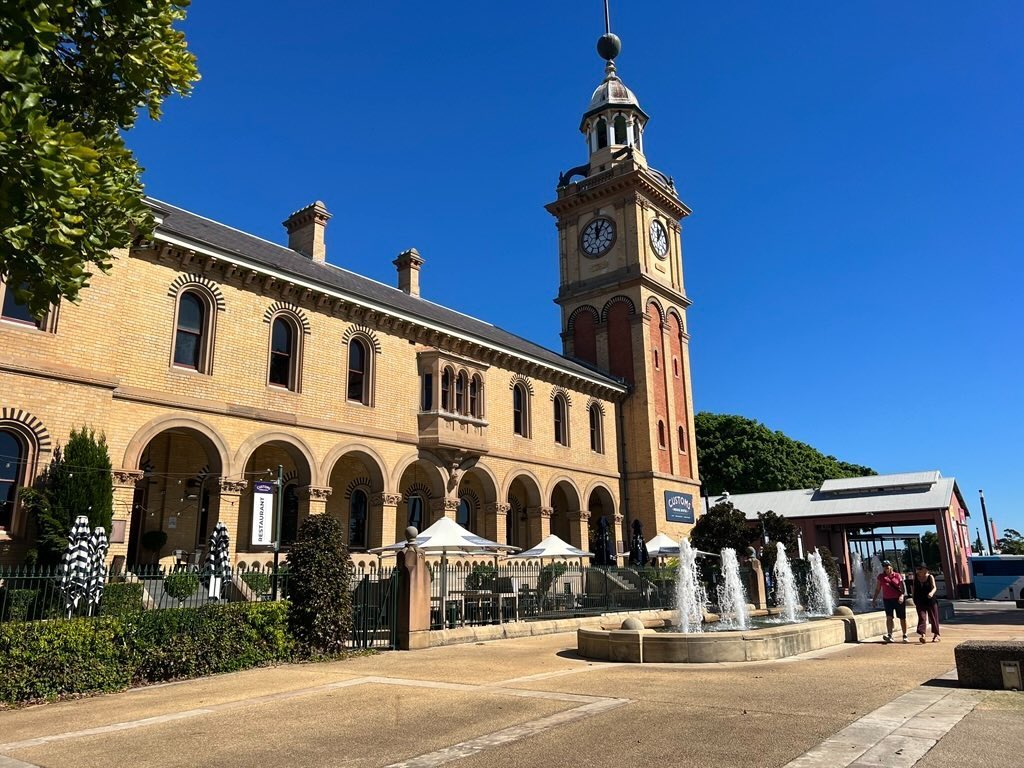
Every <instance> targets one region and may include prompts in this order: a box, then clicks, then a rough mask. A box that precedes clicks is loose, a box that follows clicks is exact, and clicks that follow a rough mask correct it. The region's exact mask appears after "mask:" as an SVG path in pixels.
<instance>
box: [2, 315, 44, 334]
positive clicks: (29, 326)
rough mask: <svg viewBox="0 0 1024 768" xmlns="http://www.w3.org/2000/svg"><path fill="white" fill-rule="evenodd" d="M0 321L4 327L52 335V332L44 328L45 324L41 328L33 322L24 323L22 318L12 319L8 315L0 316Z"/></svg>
mask: <svg viewBox="0 0 1024 768" xmlns="http://www.w3.org/2000/svg"><path fill="white" fill-rule="evenodd" d="M0 323H2V324H3V327H5V328H11V329H14V328H17V329H19V330H22V331H29V332H31V333H43V334H48V335H52V334H50V332H49V331H47V330H46V328H45V324H44V327H43V328H40V327H39V326H38V325H36V324H35V323H26V322H24V321H23V320H13V319H11V318H9V317H0Z"/></svg>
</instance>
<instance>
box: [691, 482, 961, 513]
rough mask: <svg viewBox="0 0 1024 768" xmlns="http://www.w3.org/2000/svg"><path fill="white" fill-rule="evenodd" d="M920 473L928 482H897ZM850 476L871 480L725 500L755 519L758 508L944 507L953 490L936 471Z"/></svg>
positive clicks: (892, 509)
mask: <svg viewBox="0 0 1024 768" xmlns="http://www.w3.org/2000/svg"><path fill="white" fill-rule="evenodd" d="M922 476H926V477H928V478H931V480H932V482H929V483H925V482H917V483H907V482H899V480H900V478H903V479H904V480H906V479H907V478H908V477H916V478H918V479H920V478H921V477H922ZM853 480H854V481H858V482H859V481H868V480H870V481H871V482H870V483H869V484H866V485H865V486H864V487H861V488H860V489H859V490H849V491H844V492H843V493H838V494H837V493H835V492H834V491H833V492H823V491H824V489H825V484H826V483H834V482H844V483H849V482H850V481H828V480H827V481H825V483H823V484H822V488H821V489H814V488H807V489H802V490H797V491H770V492H766V493H737V494H730V495H729V501H730V502H731V503H732V505H733V506H734V507H736V509H738V510H740V511H741V512H743V514H745V515H746V517H747V520H757V513H758V512H767V511H768V510H772V511H773V512H775V513H776V514H778V515H782V516H783V517H788V518H795V517H829V516H833V515H863V514H865V513H867V512H871V513H873V514H880V513H883V512H916V511H921V510H934V509H946V508H948V507H949V505H950V503H951V502H952V499H953V494H954V493H955V492H957V489H956V479H955V478H952V477H942V475H941V474H940V473H939V472H938V471H933V472H914V473H902V474H895V475H872V476H871V477H868V478H853ZM894 486H895V487H894ZM900 486H902V487H900ZM958 495H959V494H958ZM718 501H719V499H718V498H712V499H710V503H711V505H714V504H715V503H717V502H718Z"/></svg>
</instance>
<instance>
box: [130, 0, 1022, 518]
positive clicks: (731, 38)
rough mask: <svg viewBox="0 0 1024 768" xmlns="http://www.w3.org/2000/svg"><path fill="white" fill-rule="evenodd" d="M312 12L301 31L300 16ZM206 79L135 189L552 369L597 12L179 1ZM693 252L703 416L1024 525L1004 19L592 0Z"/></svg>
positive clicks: (1014, 112)
mask: <svg viewBox="0 0 1024 768" xmlns="http://www.w3.org/2000/svg"><path fill="white" fill-rule="evenodd" d="M299 7H301V11H299V10H295V8H299ZM189 14H190V15H189V20H188V22H187V23H186V25H185V30H186V33H187V35H188V38H189V43H190V46H191V47H192V49H193V50H194V51H195V52H196V54H197V55H198V57H199V68H200V71H201V72H202V75H203V80H202V81H201V82H200V83H199V84H198V86H197V87H196V90H195V93H194V95H193V96H192V97H191V98H189V99H187V100H180V99H178V100H173V101H171V102H169V103H168V104H167V109H166V113H165V116H164V118H163V120H162V121H160V122H159V123H151V122H148V121H142V122H140V124H139V127H138V128H137V129H136V130H135V131H133V132H132V134H131V136H130V138H129V143H130V145H131V146H132V147H133V149H134V150H135V151H136V152H137V154H138V156H139V159H140V162H141V163H142V165H143V166H145V167H146V169H147V170H146V174H145V181H146V185H147V190H148V192H149V193H150V194H152V195H155V196H157V197H160V198H162V199H165V200H167V201H169V202H173V203H175V204H177V205H181V206H183V207H186V208H189V209H191V210H194V211H196V212H198V213H201V214H203V215H206V216H209V217H211V218H215V219H217V220H220V221H223V222H226V223H228V224H231V225H233V226H236V227H238V228H240V229H244V230H247V231H249V232H253V233H255V234H258V235H260V236H262V237H265V238H267V239H271V240H275V241H278V242H284V230H283V228H282V227H281V225H280V222H281V221H283V220H284V218H285V217H286V216H287V215H288V214H289V213H290V212H291V211H293V210H295V209H297V208H300V207H302V206H303V205H305V204H306V203H309V202H311V201H313V200H314V199H318V198H319V199H322V200H324V201H325V202H326V203H327V206H328V208H329V209H330V210H331V211H332V212H333V213H334V218H333V219H332V220H331V222H330V225H329V227H328V260H329V261H331V262H333V263H336V264H339V265H342V266H345V267H347V268H350V269H352V270H354V271H357V272H360V273H362V274H365V275H367V276H370V277H373V278H375V279H378V280H381V281H383V282H386V283H388V284H394V282H395V274H394V267H393V266H392V264H391V261H392V259H394V257H395V256H396V255H397V253H398V252H399V251H400V250H402V249H404V248H408V247H412V246H415V247H416V248H418V249H419V250H420V252H421V253H422V255H423V256H424V258H425V259H426V264H425V266H424V268H423V272H422V279H421V284H422V291H423V295H424V296H425V297H427V298H430V299H431V300H433V301H437V302H439V303H443V304H446V305H448V306H451V307H453V308H455V309H458V310H460V311H463V312H466V313H469V314H472V315H475V316H477V317H481V318H483V319H486V320H489V321H491V322H493V323H495V324H496V325H500V326H502V327H505V328H507V329H509V330H511V331H513V332H516V333H519V334H520V335H522V336H525V337H528V338H530V339H532V340H534V341H537V342H539V343H542V344H544V345H545V346H548V347H550V348H552V349H560V340H559V331H560V328H559V314H558V308H557V307H556V306H555V304H554V303H553V302H552V299H553V297H554V296H555V293H556V290H557V284H558V261H557V244H556V239H555V235H556V230H555V227H554V221H553V219H551V217H550V216H549V215H548V214H547V212H546V211H545V210H544V209H543V205H544V203H546V202H549V201H550V200H552V199H553V198H554V194H555V193H554V186H555V182H556V180H557V177H558V173H559V171H562V170H565V169H567V168H569V167H571V166H574V165H578V164H580V163H582V162H585V160H586V151H585V145H584V141H583V138H582V136H581V135H580V134H579V133H578V131H577V128H578V125H579V120H580V116H581V114H582V112H583V111H584V109H585V107H586V105H587V103H588V101H589V98H590V94H591V92H592V90H593V89H594V87H595V86H596V85H597V84H598V82H599V81H600V79H601V77H602V62H601V60H600V59H599V58H598V57H597V55H596V53H595V51H594V44H595V41H596V39H597V37H598V36H599V35H600V34H601V32H602V31H603V11H602V5H601V2H600V1H599V0H575V1H574V2H567V1H566V0H556V1H552V0H547V2H541V1H540V0H520V2H517V3H507V4H506V3H501V4H498V3H479V2H476V3H469V2H451V3H414V2H410V1H409V0H406V1H405V2H395V1H394V0H380V1H379V2H376V3H347V2H346V3H337V2H326V1H324V2H306V3H302V4H298V5H296V6H295V7H292V6H291V5H290V4H285V3H280V2H264V1H263V0H249V1H247V2H241V1H240V0H231V1H228V0H221V1H220V2H217V3H197V4H196V5H195V6H194V7H193V8H192V9H191V10H190V12H189ZM612 24H613V28H614V30H615V31H616V32H617V33H618V34H619V35H620V36H621V37H622V40H623V51H622V54H621V56H620V57H619V59H618V66H619V73H620V75H621V76H622V78H623V80H624V81H625V82H626V84H627V85H629V86H630V88H632V89H633V90H634V92H635V93H636V94H637V96H638V97H639V99H640V103H641V105H642V106H643V108H644V109H645V111H646V112H647V113H648V114H649V115H651V122H650V125H649V127H648V132H647V134H646V135H645V151H646V154H647V157H648V159H649V161H650V162H651V164H652V165H654V166H655V167H656V168H658V169H660V170H662V171H664V172H666V173H668V174H670V175H672V176H673V177H674V178H675V181H676V184H677V187H678V189H679V190H680V193H681V196H682V197H683V200H684V201H685V202H686V203H687V204H689V205H690V207H691V208H692V209H693V215H692V216H690V217H689V218H688V219H687V220H686V222H685V224H684V229H683V238H684V241H683V247H684V259H685V268H686V284H687V292H688V294H689V296H690V298H692V299H693V302H694V304H693V307H692V309H691V310H690V313H689V326H690V330H691V333H692V341H691V356H692V367H693V386H694V396H695V400H696V404H697V408H698V409H700V410H711V411H717V412H727V413H738V414H742V415H744V416H749V417H752V418H755V419H758V420H760V421H763V422H764V423H766V424H767V425H769V426H770V427H772V428H773V429H780V430H782V431H784V432H786V433H787V434H788V435H790V436H792V437H795V438H797V439H800V440H804V441H806V442H808V443H810V444H812V445H814V446H815V447H817V448H819V449H821V450H822V451H824V452H826V453H831V454H834V455H836V456H837V457H839V458H842V459H845V460H848V461H853V462H857V463H861V464H866V465H869V466H872V467H874V468H875V469H877V470H878V471H879V472H898V471H912V470H920V469H939V470H941V471H942V473H943V474H944V475H952V476H955V477H956V478H957V480H958V482H959V485H960V488H961V490H962V491H963V493H964V495H965V497H966V500H967V503H968V505H969V507H970V509H971V512H972V519H973V520H974V521H975V523H974V524H972V535H973V528H974V525H980V522H981V514H980V512H981V510H980V506H979V504H978V495H977V491H978V489H979V488H984V489H985V495H986V499H987V502H988V508H989V512H990V514H992V516H993V517H994V518H995V520H996V522H997V524H998V525H999V527H1000V529H1002V528H1003V527H1006V526H1013V527H1015V528H1018V529H1022V530H1024V484H1022V483H1021V480H1022V479H1024V478H1022V472H1021V467H1022V465H1024V459H1022V456H1024V451H1022V449H1021V447H1020V440H1019V436H1020V435H1021V434H1022V433H1024V407H1022V405H1024V362H1022V360H1024V332H1022V331H1024V309H1022V305H1024V299H1022V297H1024V266H1022V264H1021V257H1022V253H1021V251H1022V248H1021V243H1022V242H1024V141H1022V140H1021V137H1022V136H1024V99H1022V98H1021V83H1022V82H1024V47H1022V46H1021V45H1020V40H1019V36H1020V30H1021V29H1024V4H1022V3H1020V2H1019V0H987V1H986V2H984V3H973V4H964V3H953V2H950V1H949V0H932V1H931V2H927V3H925V2H923V1H918V2H909V3H892V2H886V3H883V2H875V1H873V0H872V1H866V2H861V3H857V4H839V3H820V2H811V1H810V0H801V1H799V2H796V1H794V2H788V3H764V2H759V1H754V0H734V1H733V2H730V3H701V4H697V3H689V2H686V3H665V2H654V1H653V0H635V1H634V2H631V3H628V4H627V3H625V2H622V1H621V0H619V1H618V2H615V1H614V0H613V4H612Z"/></svg>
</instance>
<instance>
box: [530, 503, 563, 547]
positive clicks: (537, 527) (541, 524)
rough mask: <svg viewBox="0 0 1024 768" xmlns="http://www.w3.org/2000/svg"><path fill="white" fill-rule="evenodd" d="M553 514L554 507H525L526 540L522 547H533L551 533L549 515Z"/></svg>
mask: <svg viewBox="0 0 1024 768" xmlns="http://www.w3.org/2000/svg"><path fill="white" fill-rule="evenodd" d="M553 514H555V509H554V507H527V508H526V535H527V539H528V540H527V542H526V546H525V547H523V548H524V549H529V548H530V547H535V546H537V545H538V544H540V543H541V542H542V541H543V540H544V539H546V538H547V537H548V536H550V535H551V516H552V515H553Z"/></svg>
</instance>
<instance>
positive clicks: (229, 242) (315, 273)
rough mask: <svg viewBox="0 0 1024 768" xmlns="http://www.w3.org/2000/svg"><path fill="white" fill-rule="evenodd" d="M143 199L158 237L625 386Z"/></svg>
mask: <svg viewBox="0 0 1024 768" xmlns="http://www.w3.org/2000/svg"><path fill="white" fill-rule="evenodd" d="M146 200H147V203H148V204H149V205H150V206H151V207H152V208H153V209H154V210H155V211H156V214H157V215H158V217H160V218H161V219H162V221H161V222H160V223H159V224H158V226H157V228H156V230H157V237H158V238H159V236H160V234H161V233H165V234H168V235H173V236H175V237H176V238H179V239H182V240H185V241H188V242H191V243H195V244H196V245H199V246H205V247H207V248H211V249H213V250H215V251H218V252H222V253H224V254H227V255H235V256H238V257H240V258H241V259H243V260H245V261H247V262H252V263H254V264H256V265H260V266H264V267H268V268H271V269H274V270H275V271H278V272H283V273H286V274H289V275H293V276H295V277H297V278H299V279H301V280H304V281H307V282H310V283H315V284H317V285H320V286H323V287H325V288H328V289H331V290H334V291H337V292H340V293H342V294H345V295H346V296H350V297H352V298H353V299H354V300H355V301H356V303H359V301H360V300H363V301H364V302H369V303H371V304H375V305H377V306H379V307H381V308H383V309H389V308H392V309H394V310H395V311H397V312H400V313H401V314H403V315H406V316H411V317H414V318H417V319H420V320H423V321H426V322H428V323H430V324H431V325H434V326H439V327H442V328H444V329H446V330H450V331H454V332H455V333H457V334H460V335H462V336H468V337H471V338H474V339H477V340H479V341H482V342H484V343H485V344H487V345H489V346H492V347H497V348H499V349H503V350H506V351H508V352H510V353H512V354H517V355H522V356H526V357H529V358H532V359H534V360H537V361H539V362H542V363H545V364H547V365H550V366H553V367H555V368H557V369H560V370H563V371H567V372H569V373H572V374H576V375H579V376H584V377H586V378H588V379H591V380H597V381H599V382H601V383H602V384H605V385H607V386H612V387H615V388H617V389H622V390H624V389H625V385H624V384H623V383H622V382H621V381H620V380H618V379H616V378H613V377H611V376H609V375H608V374H607V373H603V372H601V371H599V370H597V369H596V368H592V367H591V366H589V365H587V364H586V363H584V362H581V361H578V360H573V359H570V358H567V357H564V356H562V355H560V354H558V353H557V352H553V351H551V350H550V349H546V348H545V347H542V346H540V345H539V344H534V343H533V342H532V341H528V340H527V339H524V338H522V337H521V336H517V335H516V334H514V333H510V332H509V331H506V330H503V329H502V328H499V327H497V326H496V325H492V324H490V323H487V322H484V321H483V320H478V319H477V318H475V317H470V316H469V315H464V314H462V313H460V312H456V311H455V310H452V309H448V308H447V307H443V306H441V305H440V304H435V303H433V302H431V301H428V300H426V299H423V298H420V297H416V296H410V295H409V294H407V293H405V292H404V291H401V290H399V289H398V288H393V287H391V286H387V285H384V284H383V283H379V282H377V281H376V280H371V279H370V278H368V277H363V276H362V275H357V274H356V273H355V272H351V271H349V270H347V269H343V268H341V267H337V266H335V265H333V264H318V263H316V262H314V261H313V260H312V259H309V258H307V257H305V256H303V255H302V254H300V253H298V252H296V251H293V250H291V249H290V248H286V247H285V246H283V245H277V244H276V243H272V242H270V241H268V240H264V239H262V238H260V237H256V236H255V235H250V234H248V233H247V232H242V231H241V230H238V229H234V228H233V227H229V226H227V225H226V224H221V223H220V222H217V221H213V220H211V219H207V218H205V217H203V216H200V215H198V214H195V213H192V212H191V211H186V210H185V209H183V208H179V207H177V206H175V205H171V204H170V203H166V202H164V201H162V200H157V199H156V198H152V197H147V198H146Z"/></svg>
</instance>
